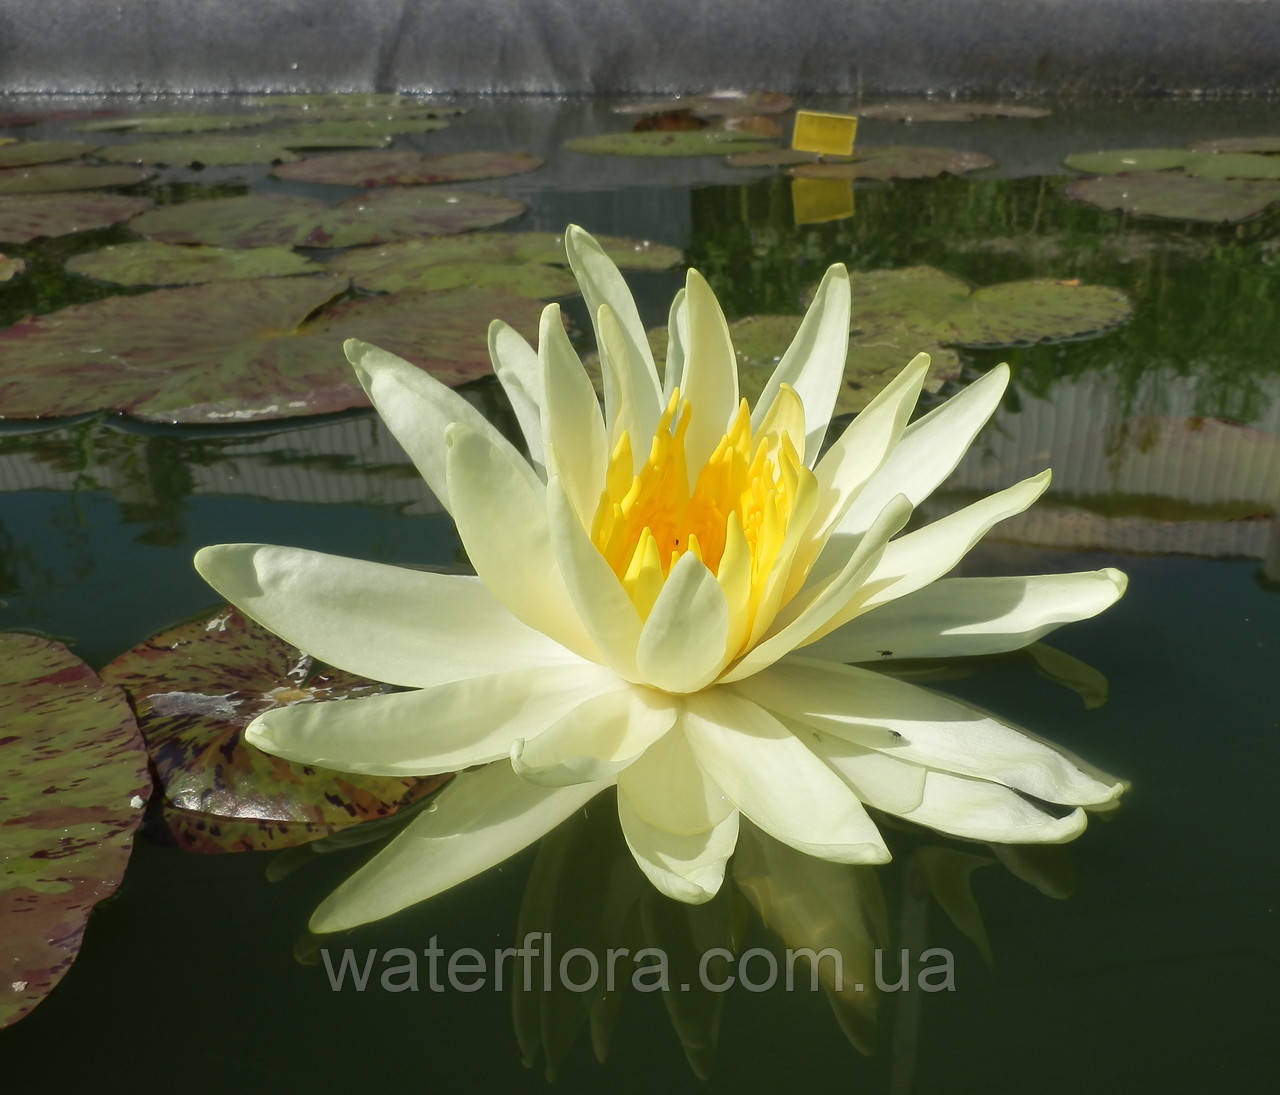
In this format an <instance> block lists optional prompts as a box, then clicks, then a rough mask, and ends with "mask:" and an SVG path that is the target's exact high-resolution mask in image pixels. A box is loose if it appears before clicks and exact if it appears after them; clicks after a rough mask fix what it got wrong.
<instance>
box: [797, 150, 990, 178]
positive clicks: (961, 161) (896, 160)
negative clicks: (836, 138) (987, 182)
mask: <svg viewBox="0 0 1280 1095" xmlns="http://www.w3.org/2000/svg"><path fill="white" fill-rule="evenodd" d="M995 162H996V161H995V160H993V159H992V158H991V157H990V156H984V155H983V154H982V153H981V152H969V151H967V150H965V149H963V148H930V147H927V146H925V145H883V146H879V147H877V146H874V145H870V146H865V147H861V148H855V149H854V151H853V157H852V159H851V160H850V161H848V162H842V163H833V162H831V161H827V162H824V163H808V164H799V165H798V166H796V167H793V168H792V169H791V171H790V174H792V175H796V176H799V177H800V178H805V179H931V178H934V177H935V176H937V175H943V174H949V175H962V174H964V173H965V172H966V171H981V170H982V169H983V168H985V167H993V166H994V165H995Z"/></svg>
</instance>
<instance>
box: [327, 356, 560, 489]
mask: <svg viewBox="0 0 1280 1095" xmlns="http://www.w3.org/2000/svg"><path fill="white" fill-rule="evenodd" d="M342 348H343V350H344V351H345V352H346V355H347V360H348V361H349V362H351V365H352V367H353V368H354V369H355V372H356V378H357V379H358V380H359V381H360V386H361V387H362V388H364V390H365V394H366V395H368V397H369V402H371V403H372V404H373V405H374V407H375V408H376V409H377V411H378V415H379V417H380V418H381V419H382V421H383V422H385V423H386V424H387V428H388V429H389V430H390V431H391V432H392V434H393V435H394V436H395V439H396V440H397V441H398V442H400V447H401V448H403V449H404V451H405V452H406V453H407V454H408V456H409V459H410V460H412V461H413V466H414V467H416V468H417V469H418V472H419V474H420V475H421V476H422V478H423V479H425V480H426V483H427V486H428V487H429V488H430V489H431V493H432V494H434V495H435V496H436V498H438V499H439V500H440V504H441V505H442V506H444V508H445V509H446V510H447V511H448V512H449V513H453V503H452V501H451V499H450V497H449V485H448V481H447V477H446V474H445V462H446V452H445V442H444V434H445V430H446V428H447V427H448V426H449V425H450V423H453V422H462V423H464V424H466V425H467V426H469V427H471V429H473V430H475V431H476V432H477V433H479V434H482V435H483V436H484V437H486V438H488V440H489V442H490V443H491V444H492V445H494V446H495V447H497V448H500V449H503V450H505V451H506V452H507V453H509V454H510V456H511V457H512V458H513V459H514V462H515V464H516V465H518V467H519V471H518V474H519V475H520V477H521V478H523V479H524V480H525V481H526V482H527V483H529V485H530V487H531V488H537V487H540V486H541V483H542V481H541V480H540V479H539V478H538V474H537V472H535V471H534V470H533V468H532V467H531V466H530V465H529V463H528V462H527V461H526V460H525V459H524V457H523V456H521V455H520V454H519V453H518V452H516V449H515V446H513V445H512V444H511V442H510V441H508V440H507V439H506V438H505V437H503V436H502V434H501V433H499V432H498V430H497V428H496V427H495V426H494V425H493V423H491V422H490V421H489V420H488V419H487V418H485V417H484V415H482V414H481V413H480V412H479V411H478V410H476V409H475V408H474V407H473V406H471V404H470V403H468V402H467V401H466V400H465V399H463V398H462V396H460V395H459V394H458V393H457V392H455V391H454V390H453V389H452V388H448V387H446V386H445V385H443V384H441V383H440V381H438V380H437V379H436V378H435V377H433V376H431V375H430V374H429V373H426V372H424V371H423V370H422V369H419V368H418V366H416V365H413V364H411V363H410V362H408V361H405V360H404V358H402V357H397V356H396V355H395V354H392V353H388V352H387V351H386V350H380V349H378V347H377V346H370V345H369V344H368V343H367V342H361V341H360V340H359V339H355V338H349V339H347V341H346V342H344V343H343V344H342Z"/></svg>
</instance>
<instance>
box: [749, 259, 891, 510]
mask: <svg viewBox="0 0 1280 1095" xmlns="http://www.w3.org/2000/svg"><path fill="white" fill-rule="evenodd" d="M848 352H849V274H848V272H847V271H846V270H845V268H844V266H842V265H841V264H840V263H836V264H835V265H834V266H832V267H830V268H829V269H828V270H827V272H826V274H825V275H824V276H823V278H822V283H821V284H820V285H819V286H818V292H817V293H816V294H815V296H814V298H813V303H812V304H810V305H809V310H808V311H807V312H806V313H805V317H804V319H803V320H801V322H800V329H799V330H798V331H797V332H796V337H795V338H794V339H792V340H791V345H790V346H789V347H787V352H786V353H785V354H783V355H782V360H781V361H779V362H778V367H777V368H776V369H775V370H774V371H773V375H772V376H771V377H770V378H769V382H768V383H767V384H766V385H765V387H764V391H763V392H761V393H760V398H759V400H757V402H756V405H755V408H754V409H753V410H752V413H751V428H752V432H754V431H755V430H756V429H757V428H758V427H759V425H760V423H761V422H763V421H764V416H765V415H766V414H768V413H769V408H770V406H771V405H772V403H773V400H774V398H775V397H776V396H777V394H778V387H779V385H781V384H789V385H791V387H792V388H794V389H795V391H796V394H797V395H798V396H799V397H800V402H801V403H803V404H804V419H805V434H806V439H805V446H804V461H805V464H806V465H807V466H809V467H813V465H814V463H815V462H816V461H817V459H818V452H819V450H820V449H821V448H822V439H823V437H824V436H826V432H827V425H828V423H829V422H830V421H831V412H832V410H834V408H835V405H836V396H837V395H839V393H840V383H841V381H842V380H843V379H844V363H845V357H846V356H847V354H848ZM886 501H887V499H886Z"/></svg>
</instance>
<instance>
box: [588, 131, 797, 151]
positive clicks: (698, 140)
mask: <svg viewBox="0 0 1280 1095" xmlns="http://www.w3.org/2000/svg"><path fill="white" fill-rule="evenodd" d="M564 147H565V148H567V149H568V150H569V151H570V152H583V153H588V154H590V155H593V156H721V155H723V154H724V153H726V152H742V151H746V150H748V149H755V148H772V147H774V146H773V145H772V144H770V143H769V142H766V141H762V140H760V139H759V138H757V137H753V136H752V135H751V134H749V133H734V132H732V131H730V130H725V129H696V130H690V131H687V132H679V131H677V132H667V131H664V130H653V131H651V132H648V133H597V134H595V135H594V136H591V137H574V138H572V139H570V140H568V141H565V142H564Z"/></svg>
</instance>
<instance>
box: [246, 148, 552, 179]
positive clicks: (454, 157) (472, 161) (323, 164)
mask: <svg viewBox="0 0 1280 1095" xmlns="http://www.w3.org/2000/svg"><path fill="white" fill-rule="evenodd" d="M542 162H543V161H542V160H541V159H539V158H538V157H537V156H530V155H529V154H528V153H527V152H454V153H451V154H450V155H447V156H424V155H422V154H421V153H420V152H414V151H413V150H412V149H408V148H402V149H393V150H391V151H390V152H335V153H333V154H332V155H330V156H310V157H308V158H306V159H304V160H300V161H299V162H297V163H293V164H284V165H282V166H280V167H275V168H272V170H271V174H273V175H274V176H275V177H276V178H278V179H290V180H293V181H294V182H309V183H330V184H332V185H334V186H416V185H420V184H423V183H449V182H465V181H467V180H470V179H498V178H502V177H504V176H507V175H519V174H522V173H523V172H525V171H533V170H534V169H535V168H539V167H541V166H542Z"/></svg>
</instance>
